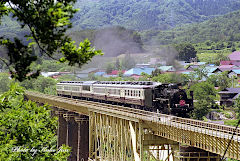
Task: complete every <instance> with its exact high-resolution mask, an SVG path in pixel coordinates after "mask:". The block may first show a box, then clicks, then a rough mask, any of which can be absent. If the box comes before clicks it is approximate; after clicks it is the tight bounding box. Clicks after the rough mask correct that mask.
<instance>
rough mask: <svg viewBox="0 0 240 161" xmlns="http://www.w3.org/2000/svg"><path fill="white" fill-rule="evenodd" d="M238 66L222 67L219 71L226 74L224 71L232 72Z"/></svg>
mask: <svg viewBox="0 0 240 161" xmlns="http://www.w3.org/2000/svg"><path fill="white" fill-rule="evenodd" d="M236 68H237V66H235V65H220V66H219V67H218V69H219V70H220V71H221V72H224V71H231V70H234V69H236Z"/></svg>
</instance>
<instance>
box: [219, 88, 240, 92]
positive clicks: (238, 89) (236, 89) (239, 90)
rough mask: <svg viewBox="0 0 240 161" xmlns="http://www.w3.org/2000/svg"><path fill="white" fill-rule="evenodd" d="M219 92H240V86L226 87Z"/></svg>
mask: <svg viewBox="0 0 240 161" xmlns="http://www.w3.org/2000/svg"><path fill="white" fill-rule="evenodd" d="M218 93H240V88H225V89H224V90H222V91H220V92H218Z"/></svg>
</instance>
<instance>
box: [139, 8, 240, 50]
mask: <svg viewBox="0 0 240 161" xmlns="http://www.w3.org/2000/svg"><path fill="white" fill-rule="evenodd" d="M239 15H240V11H236V12H233V13H229V14H227V15H224V16H218V17H215V18H212V19H210V20H207V21H204V22H200V23H194V24H186V25H182V26H178V27H176V28H173V29H171V30H165V31H164V30H159V31H156V30H155V31H146V32H144V33H143V34H142V35H143V40H144V41H150V40H151V41H154V42H157V43H158V44H165V45H166V44H173V43H174V44H178V43H183V42H191V43H199V42H205V41H207V40H209V41H212V42H218V41H223V42H224V41H230V42H231V41H235V42H238V41H239V40H240V36H239V35H240V33H239V28H238V26H239V23H240V22H239V21H238V20H239ZM173 35H174V36H173ZM220 44H221V42H220ZM216 46H217V45H214V48H216ZM224 46H225V45H224ZM227 47H228V48H232V47H231V46H229V45H227Z"/></svg>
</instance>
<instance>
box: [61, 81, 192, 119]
mask: <svg viewBox="0 0 240 161" xmlns="http://www.w3.org/2000/svg"><path fill="white" fill-rule="evenodd" d="M57 94H58V95H59V96H65V97H72V98H80V99H87V100H93V101H100V102H104V103H112V104H121V105H125V106H130V107H133V108H140V109H145V110H149V111H159V112H160V113H165V114H171V115H176V116H181V117H187V116H188V115H189V113H190V112H191V111H192V110H193V99H188V98H187V94H186V92H185V91H184V90H183V89H180V88H179V86H178V85H177V84H162V83H158V82H150V81H141V82H140V81H135V82H129V81H66V82H60V83H58V84H57Z"/></svg>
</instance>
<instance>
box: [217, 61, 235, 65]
mask: <svg viewBox="0 0 240 161" xmlns="http://www.w3.org/2000/svg"><path fill="white" fill-rule="evenodd" d="M220 64H221V65H233V64H232V61H230V60H228V61H220Z"/></svg>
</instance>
